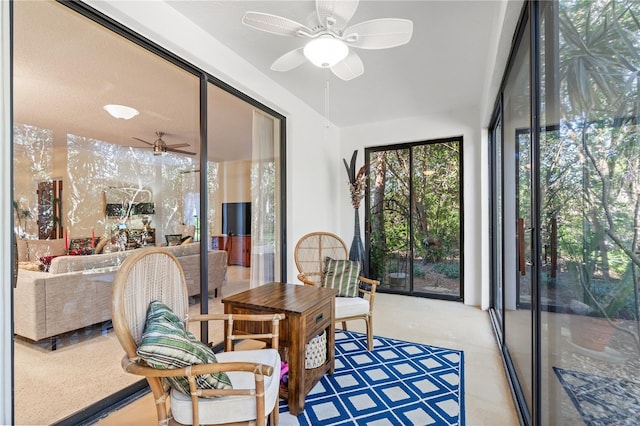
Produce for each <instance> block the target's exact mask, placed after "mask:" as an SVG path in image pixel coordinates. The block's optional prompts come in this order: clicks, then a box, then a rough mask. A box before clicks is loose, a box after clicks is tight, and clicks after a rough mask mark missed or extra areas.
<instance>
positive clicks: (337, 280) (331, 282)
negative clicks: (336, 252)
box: [322, 257, 360, 297]
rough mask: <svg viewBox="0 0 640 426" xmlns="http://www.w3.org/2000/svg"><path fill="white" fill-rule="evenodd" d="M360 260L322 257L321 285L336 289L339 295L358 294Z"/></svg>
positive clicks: (352, 295) (351, 295)
mask: <svg viewBox="0 0 640 426" xmlns="http://www.w3.org/2000/svg"><path fill="white" fill-rule="evenodd" d="M359 276H360V262H354V261H352V260H337V259H332V258H330V257H325V258H324V271H323V273H322V287H326V288H334V289H336V290H338V296H339V297H357V296H358V277H359Z"/></svg>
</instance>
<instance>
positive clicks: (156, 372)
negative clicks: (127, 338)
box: [121, 355, 273, 377]
mask: <svg viewBox="0 0 640 426" xmlns="http://www.w3.org/2000/svg"><path fill="white" fill-rule="evenodd" d="M121 365H122V369H123V370H124V371H126V372H127V373H131V374H136V375H139V376H145V377H190V376H201V375H203V374H215V373H226V372H230V371H241V372H247V373H257V374H261V375H263V376H271V375H272V374H273V367H272V366H270V365H266V364H259V363H255V362H217V363H214V364H196V365H191V366H189V367H184V368H172V369H160V368H153V367H149V366H148V365H144V364H141V362H140V361H135V360H133V359H131V358H129V357H128V356H126V355H125V356H124V357H123V358H122V362H121Z"/></svg>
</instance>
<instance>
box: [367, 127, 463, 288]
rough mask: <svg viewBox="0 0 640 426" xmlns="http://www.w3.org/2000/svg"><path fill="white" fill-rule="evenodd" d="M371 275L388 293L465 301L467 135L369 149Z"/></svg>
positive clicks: (369, 250)
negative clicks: (464, 149) (464, 148)
mask: <svg viewBox="0 0 640 426" xmlns="http://www.w3.org/2000/svg"><path fill="white" fill-rule="evenodd" d="M365 154H366V155H367V162H368V164H369V188H370V189H369V191H368V196H367V199H366V200H367V201H366V205H367V210H366V211H367V216H366V221H367V226H366V232H367V235H368V236H367V238H366V239H365V240H366V241H367V242H368V244H369V247H368V248H367V252H368V253H369V265H370V271H369V273H370V276H372V277H376V278H377V279H380V281H381V286H380V289H381V291H389V292H397V293H408V294H413V295H422V296H430V297H438V298H446V299H454V300H461V299H462V288H463V285H462V282H463V281H462V268H461V266H462V251H461V247H462V233H461V229H462V228H461V224H462V195H461V194H462V193H461V182H462V173H461V170H462V167H461V166H462V164H461V159H462V138H451V139H443V140H436V141H428V142H422V143H415V144H403V145H397V146H392V147H388V146H387V147H380V148H371V149H367V150H366V153H365Z"/></svg>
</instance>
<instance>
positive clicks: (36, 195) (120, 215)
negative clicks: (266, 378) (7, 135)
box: [13, 1, 284, 424]
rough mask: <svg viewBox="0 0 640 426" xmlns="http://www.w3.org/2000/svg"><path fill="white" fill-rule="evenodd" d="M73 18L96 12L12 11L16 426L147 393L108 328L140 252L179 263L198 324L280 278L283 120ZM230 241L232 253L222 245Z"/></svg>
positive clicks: (182, 66) (49, 7)
mask: <svg viewBox="0 0 640 426" xmlns="http://www.w3.org/2000/svg"><path fill="white" fill-rule="evenodd" d="M69 5H70V6H73V7H74V8H77V9H79V10H80V11H82V12H83V14H81V13H78V12H76V11H74V10H72V9H70V8H69V7H67V5H65V4H61V3H58V2H53V1H38V2H29V1H25V2H15V3H14V16H13V24H14V31H13V39H14V45H13V48H14V55H13V89H14V93H13V108H14V122H13V131H14V135H13V141H14V145H13V164H14V174H13V188H14V191H13V194H14V197H13V207H14V221H15V225H16V226H15V230H14V231H15V234H16V236H17V243H18V244H17V245H18V250H17V251H18V257H19V268H18V279H17V285H16V288H15V289H14V318H13V326H14V332H15V341H14V397H15V408H14V412H15V423H16V424H51V423H55V422H58V421H61V420H63V419H66V421H68V422H70V423H81V422H82V420H81V419H78V418H77V417H73V416H74V415H75V413H78V412H80V411H81V410H82V413H81V414H79V415H84V416H86V415H89V414H90V413H91V412H92V410H93V412H95V411H97V410H99V409H100V408H101V407H105V406H107V405H109V404H113V403H115V402H117V398H119V397H120V396H121V395H124V394H125V393H127V392H128V393H132V392H133V391H135V390H136V389H141V388H142V387H143V386H144V381H142V382H141V381H140V380H139V379H138V377H137V376H133V375H130V374H127V373H125V372H124V371H123V370H122V368H121V366H120V359H121V358H122V355H123V350H122V348H121V347H120V344H119V343H118V340H117V338H116V337H115V335H114V333H113V329H112V326H111V321H110V320H111V283H112V281H113V278H114V275H115V274H116V272H117V270H118V268H119V266H120V265H121V263H122V262H123V261H124V260H125V259H126V258H127V256H128V255H129V254H130V253H132V252H133V251H134V250H137V249H141V248H144V247H149V246H163V247H166V249H167V250H169V251H170V252H172V253H173V254H174V255H175V256H176V258H177V259H178V261H179V262H180V264H181V266H182V268H183V270H184V273H185V279H186V284H187V289H188V292H189V296H190V303H191V306H190V311H192V312H193V313H198V312H202V311H209V312H212V311H215V310H216V309H218V310H219V311H221V310H222V306H221V303H220V299H221V297H219V296H220V295H221V292H222V291H238V290H240V289H245V288H248V287H249V283H250V282H251V284H252V285H259V284H262V283H264V282H266V281H273V280H278V279H281V277H282V261H281V257H280V256H281V253H282V251H283V250H282V247H281V245H282V222H281V221H282V216H281V211H282V210H283V209H284V206H283V205H282V203H283V194H282V189H281V187H282V185H281V180H282V176H281V173H282V170H283V169H284V165H283V164H282V163H283V161H282V159H281V152H282V150H283V146H282V140H283V137H282V135H281V134H280V132H281V129H282V128H283V120H284V118H283V117H282V116H279V115H278V114H276V113H274V112H273V111H270V110H268V109H267V108H265V107H263V106H261V105H259V104H258V103H256V102H255V101H252V100H250V98H247V97H244V96H243V95H242V94H240V93H231V92H230V91H229V89H228V88H227V90H223V89H221V88H220V87H218V86H217V85H216V84H215V83H216V82H215V81H214V78H213V77H211V76H207V75H206V74H205V73H203V72H202V71H200V70H197V69H195V68H194V67H192V66H191V65H189V64H186V63H184V62H182V61H180V60H178V59H177V58H175V57H173V56H172V55H171V54H169V53H168V52H165V51H163V50H162V49H161V48H159V47H157V46H151V45H150V44H149V43H148V42H146V41H142V40H138V39H129V38H125V37H123V36H122V35H121V34H122V32H119V31H120V30H122V28H120V27H118V26H116V25H115V24H113V23H110V22H106V21H104V20H101V19H100V18H99V17H97V16H95V15H93V14H92V13H91V11H90V10H87V9H85V8H84V7H83V6H82V5H81V4H76V3H73V4H69ZM84 14H86V15H87V16H84ZM90 18H94V19H96V20H97V21H94V20H92V19H90ZM103 25H107V26H108V27H105V26H103ZM204 79H208V80H209V81H211V82H212V83H210V84H208V89H207V90H203V89H202V84H201V82H202V81H203V80H204ZM221 86H222V84H221ZM201 100H207V102H206V103H202V102H201ZM251 101H252V102H251ZM114 105H115V106H116V108H115V110H114V109H113V108H111V107H110V106H114ZM201 105H204V108H206V109H207V111H206V112H207V114H202V113H201V110H200V109H201ZM123 107H124V108H123ZM127 113H131V115H127ZM203 117H205V118H203ZM205 120H206V123H203V121H205ZM203 124H206V125H203ZM203 129H206V130H203ZM205 137H206V138H205ZM203 139H205V140H206V141H207V143H206V151H207V152H208V155H207V158H206V160H205V159H203V158H201V153H204V150H203V149H202V148H203V146H202V143H201V140H203ZM202 169H204V170H206V175H205V176H206V178H205V179H204V180H203V178H202V174H201V173H200V172H201V170H202ZM205 187H206V190H203V189H202V188H205ZM205 194H206V202H205V201H204V197H203V196H204V195H205ZM232 205H233V206H240V207H244V209H240V210H233V211H232V209H231V206H232ZM203 206H205V207H206V210H203V208H204V207H203ZM225 207H228V208H225ZM238 211H240V212H243V214H244V216H242V217H237V212H238ZM232 223H233V224H234V225H233V226H240V225H242V224H244V223H246V224H247V225H246V226H245V227H244V228H242V229H240V228H233V229H226V228H225V226H227V227H228V226H231V224H232ZM223 232H224V233H225V234H227V235H228V236H230V237H233V238H234V241H233V243H234V244H233V245H225V244H222V245H220V246H215V247H214V246H213V239H212V237H213V236H214V235H216V236H217V235H221V234H222V233H223ZM235 237H239V240H238V241H239V242H236V241H235ZM201 248H202V249H206V250H207V255H206V256H201ZM225 252H226V253H225ZM221 254H224V257H221ZM203 262H204V263H203ZM205 263H206V264H205ZM205 268H206V269H205ZM232 269H233V271H232ZM205 271H206V274H205V273H204V272H205ZM254 275H255V276H254ZM204 277H206V278H207V279H206V280H205V279H204ZM202 289H206V290H207V292H208V294H207V295H201V291H202ZM204 301H207V302H208V303H204V304H203V303H202V302H204ZM192 331H193V332H194V333H195V334H196V335H200V334H199V332H198V330H192ZM200 331H201V332H202V331H205V332H206V328H205V329H202V330H200ZM216 333H217V334H216ZM203 335H204V334H203ZM221 335H222V332H221V331H220V330H211V331H210V333H209V337H210V339H211V340H210V341H214V342H216V341H219V340H221V339H220V338H218V339H216V337H220V336H221ZM203 340H205V341H209V340H208V339H203ZM123 389H126V390H125V391H124V392H121V391H123ZM116 392H119V393H118V394H116ZM114 395H115V396H114ZM118 395H120V396H118ZM87 407H93V408H91V409H88V410H87ZM96 407H97V408H96ZM70 416H71V417H70ZM69 419H71V420H69Z"/></svg>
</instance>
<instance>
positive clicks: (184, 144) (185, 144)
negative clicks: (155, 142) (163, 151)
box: [167, 143, 190, 149]
mask: <svg viewBox="0 0 640 426" xmlns="http://www.w3.org/2000/svg"><path fill="white" fill-rule="evenodd" d="M185 146H190V145H189V144H188V143H176V144H173V145H167V149H168V148H184V147H185Z"/></svg>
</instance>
